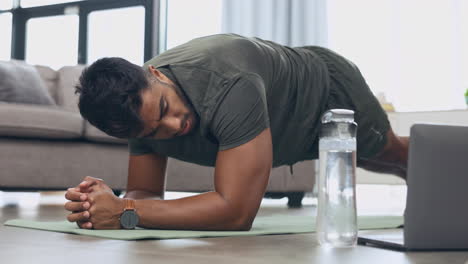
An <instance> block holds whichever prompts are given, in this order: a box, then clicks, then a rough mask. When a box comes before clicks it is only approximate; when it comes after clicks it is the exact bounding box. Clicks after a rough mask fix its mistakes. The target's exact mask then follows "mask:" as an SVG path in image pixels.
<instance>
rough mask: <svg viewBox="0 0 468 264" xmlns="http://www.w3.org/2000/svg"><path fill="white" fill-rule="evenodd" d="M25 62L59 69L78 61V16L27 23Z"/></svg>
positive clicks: (57, 17) (35, 19)
mask: <svg viewBox="0 0 468 264" xmlns="http://www.w3.org/2000/svg"><path fill="white" fill-rule="evenodd" d="M26 32H27V35H26V61H27V62H28V63H31V64H40V65H47V66H50V67H52V68H54V69H58V68H60V67H62V66H65V65H76V63H77V60H78V16H77V15H67V16H51V17H41V18H32V19H30V20H29V21H28V22H27V24H26Z"/></svg>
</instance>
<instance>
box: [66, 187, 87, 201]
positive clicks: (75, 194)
mask: <svg viewBox="0 0 468 264" xmlns="http://www.w3.org/2000/svg"><path fill="white" fill-rule="evenodd" d="M65 198H66V199H67V200H70V201H86V200H87V199H88V195H87V194H86V193H82V192H79V191H77V189H76V188H69V189H68V190H67V192H66V193H65Z"/></svg>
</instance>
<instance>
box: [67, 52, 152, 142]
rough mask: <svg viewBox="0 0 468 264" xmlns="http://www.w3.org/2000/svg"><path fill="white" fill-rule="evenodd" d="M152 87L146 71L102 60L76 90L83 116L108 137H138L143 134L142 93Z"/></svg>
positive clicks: (87, 70) (86, 72)
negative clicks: (140, 113) (140, 114)
mask: <svg viewBox="0 0 468 264" xmlns="http://www.w3.org/2000/svg"><path fill="white" fill-rule="evenodd" d="M148 87H149V81H148V79H147V75H146V74H145V72H144V70H143V69H142V68H141V67H140V66H137V65H135V64H133V63H130V62H129V61H127V60H125V59H122V58H116V57H113V58H102V59H99V60H97V61H96V62H94V63H93V64H91V65H90V66H89V67H87V68H85V69H84V70H83V72H82V74H81V76H80V79H79V83H78V85H77V86H76V90H75V93H76V94H79V96H80V98H79V102H78V107H79V109H80V113H81V115H82V116H83V117H84V118H85V119H86V120H88V121H89V123H91V124H92V125H94V126H95V127H97V128H99V129H100V130H102V131H103V132H105V133H106V134H108V135H110V136H114V137H118V138H130V137H135V136H136V135H137V134H139V133H140V132H141V131H142V130H143V120H141V118H140V116H139V110H140V109H141V106H142V99H141V91H143V90H144V89H146V88H148Z"/></svg>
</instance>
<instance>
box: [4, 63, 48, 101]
mask: <svg viewBox="0 0 468 264" xmlns="http://www.w3.org/2000/svg"><path fill="white" fill-rule="evenodd" d="M0 101H4V102H9V103H23V104H41V105H55V102H54V100H53V99H52V97H51V96H50V94H49V91H48V90H47V88H46V87H45V84H44V82H43V81H42V79H41V77H40V76H39V73H38V72H37V71H36V69H35V68H34V67H33V66H31V65H28V64H26V63H24V62H21V61H15V60H12V61H0Z"/></svg>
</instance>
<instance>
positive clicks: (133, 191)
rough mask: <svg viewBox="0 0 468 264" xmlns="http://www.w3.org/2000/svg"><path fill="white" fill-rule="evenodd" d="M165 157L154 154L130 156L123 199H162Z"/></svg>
mask: <svg viewBox="0 0 468 264" xmlns="http://www.w3.org/2000/svg"><path fill="white" fill-rule="evenodd" d="M166 166H167V157H165V156H161V155H158V154H156V153H152V154H146V155H138V156H132V155H131V156H130V158H129V163H128V182H127V193H126V194H125V198H131V199H164V191H165V174H166Z"/></svg>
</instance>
